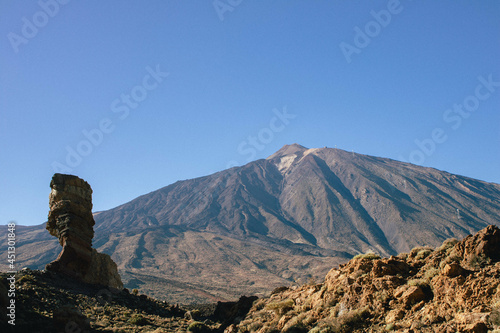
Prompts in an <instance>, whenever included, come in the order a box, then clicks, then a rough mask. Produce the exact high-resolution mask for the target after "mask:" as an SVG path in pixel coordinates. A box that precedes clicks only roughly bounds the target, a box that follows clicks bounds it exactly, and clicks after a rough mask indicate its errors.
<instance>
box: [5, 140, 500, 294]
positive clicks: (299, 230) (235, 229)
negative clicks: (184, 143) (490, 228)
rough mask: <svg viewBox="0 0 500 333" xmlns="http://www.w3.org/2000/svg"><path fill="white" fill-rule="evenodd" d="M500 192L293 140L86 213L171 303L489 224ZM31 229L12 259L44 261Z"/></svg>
mask: <svg viewBox="0 0 500 333" xmlns="http://www.w3.org/2000/svg"><path fill="white" fill-rule="evenodd" d="M499 202H500V185H498V184H494V183H487V182H484V181H480V180H475V179H472V178H469V177H463V176H458V175H453V174H450V173H447V172H443V171H439V170H437V169H433V168H427V167H421V166H416V165H412V164H408V163H404V162H399V161H395V160H391V159H386V158H381V157H375V156H369V155H362V154H357V153H353V152H347V151H344V150H341V149H336V148H312V149H308V148H306V147H304V146H301V145H298V144H292V145H285V146H283V147H282V148H281V149H280V150H278V151H277V152H276V153H274V154H272V155H270V156H269V157H268V158H266V159H260V160H257V161H254V162H250V163H248V164H246V165H244V166H241V167H234V168H231V169H228V170H224V171H220V172H217V173H214V174H211V175H207V176H203V177H198V178H194V179H190V180H184V181H178V182H175V183H173V184H170V185H168V186H165V187H162V188H160V189H158V190H156V191H153V192H150V193H148V194H144V195H142V196H139V197H138V198H136V199H134V200H131V201H130V202H127V203H125V204H123V205H120V206H118V207H116V208H113V209H110V210H107V211H103V212H97V213H95V214H94V219H95V220H96V225H95V233H96V236H95V238H94V244H95V246H94V247H95V248H97V250H98V251H100V252H104V253H107V254H110V255H111V256H112V258H113V260H114V261H115V262H116V263H117V264H118V268H119V271H120V274H121V275H122V278H123V280H124V283H125V286H127V285H128V286H132V285H133V286H141V288H142V289H144V291H145V292H148V293H150V294H152V295H153V296H156V297H159V298H162V297H166V298H168V299H169V300H174V301H177V302H183V301H186V300H188V301H189V302H199V301H203V299H211V300H213V299H221V300H227V299H235V298H237V297H238V296H239V295H241V294H250V293H252V294H262V293H265V292H266V291H269V290H271V289H272V288H274V287H277V286H280V285H287V284H290V283H294V282H295V281H298V280H301V281H304V280H307V279H309V278H321V277H323V276H325V274H326V272H327V271H328V270H329V269H331V268H332V267H334V266H335V265H338V264H340V263H342V262H345V261H347V259H349V258H351V257H352V256H353V255H356V254H359V253H365V252H370V251H371V252H376V253H379V254H381V255H383V256H389V255H393V254H397V253H400V252H407V251H409V250H410V249H411V248H413V247H415V246H419V245H429V246H437V245H439V244H440V243H441V242H442V241H443V240H444V239H447V238H451V237H455V238H463V237H465V236H466V235H468V234H471V233H475V232H477V231H478V230H480V229H482V228H484V227H485V226H487V225H489V224H495V225H499V221H500V203H499ZM41 228H42V227H39V228H32V229H27V233H26V234H25V235H21V234H20V235H19V237H24V238H25V239H30V240H31V243H30V244H25V245H23V246H24V247H22V248H21V250H22V251H23V252H24V253H25V255H24V256H23V257H22V258H21V260H20V261H19V262H20V263H21V264H23V265H28V266H30V267H32V268H42V267H43V265H44V264H45V260H46V259H48V258H49V257H50V255H49V254H51V253H54V252H56V251H55V250H54V248H53V247H55V246H57V243H56V242H52V243H51V241H50V240H47V237H45V235H44V234H43V232H42V231H41V230H39V229H41ZM40 249H43V253H42V251H41V250H40ZM0 269H2V267H1V266H0ZM146 276H150V277H151V278H149V279H148V278H146ZM169 281H170V282H169ZM175 281H178V282H179V283H175ZM181 282H182V284H183V285H185V286H187V287H179V285H181ZM165 285H168V286H167V287H165ZM189 286H191V287H189ZM190 288H192V289H193V290H204V291H206V292H207V293H208V294H210V296H209V297H206V296H203V297H199V295H198V294H199V292H196V293H194V292H192V291H190V290H189V289H190ZM197 295H198V296H197Z"/></svg>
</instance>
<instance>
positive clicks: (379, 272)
mask: <svg viewBox="0 0 500 333" xmlns="http://www.w3.org/2000/svg"><path fill="white" fill-rule="evenodd" d="M409 269H410V268H409V266H408V264H407V263H406V262H405V261H403V260H402V259H399V258H396V257H391V258H389V259H381V260H376V261H375V263H374V264H373V269H372V272H373V275H374V276H375V277H381V276H384V275H396V274H401V275H404V274H406V273H408V271H409Z"/></svg>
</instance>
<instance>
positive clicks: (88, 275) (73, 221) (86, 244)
mask: <svg viewBox="0 0 500 333" xmlns="http://www.w3.org/2000/svg"><path fill="white" fill-rule="evenodd" d="M50 187H51V189H52V191H51V192H50V196H49V206H50V212H49V218H48V222H47V230H48V231H49V232H50V234H51V235H53V236H55V237H57V238H58V239H59V243H60V244H61V246H62V247H63V249H62V251H61V253H60V254H59V256H58V257H57V259H56V260H55V261H53V262H51V263H50V264H48V265H47V266H46V269H47V270H49V271H53V272H58V273H62V274H65V275H67V276H70V277H72V278H75V279H77V280H80V281H83V282H87V283H92V284H101V285H105V286H109V287H113V288H118V289H123V284H122V282H121V279H120V275H119V274H118V270H117V267H116V264H115V262H114V261H113V260H112V259H111V257H110V256H108V255H107V254H103V253H99V252H97V251H96V250H95V249H92V238H93V237H94V228H93V227H94V224H95V221H94V218H93V216H92V189H91V187H90V185H89V184H88V183H87V182H86V181H84V180H83V179H80V178H78V177H77V176H73V175H63V174H59V173H56V174H55V175H54V176H53V177H52V181H51V182H50Z"/></svg>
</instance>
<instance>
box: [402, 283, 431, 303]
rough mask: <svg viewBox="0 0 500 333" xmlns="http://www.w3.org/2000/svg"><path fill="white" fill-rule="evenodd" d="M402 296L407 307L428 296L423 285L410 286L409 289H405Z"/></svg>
mask: <svg viewBox="0 0 500 333" xmlns="http://www.w3.org/2000/svg"><path fill="white" fill-rule="evenodd" d="M402 298H403V304H404V305H405V307H408V306H411V305H412V304H415V303H417V302H420V301H423V300H424V299H425V298H426V296H425V293H424V291H423V290H422V288H421V287H419V286H411V287H409V288H408V290H406V291H405V293H404V294H403V296H402Z"/></svg>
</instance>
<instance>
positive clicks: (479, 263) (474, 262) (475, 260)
mask: <svg viewBox="0 0 500 333" xmlns="http://www.w3.org/2000/svg"><path fill="white" fill-rule="evenodd" d="M490 263H491V259H490V258H486V257H485V256H484V255H479V256H478V255H473V256H472V257H471V258H470V259H469V260H468V262H467V264H468V265H469V267H471V268H473V269H476V270H477V269H481V268H483V267H484V266H486V265H489V264H490Z"/></svg>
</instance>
